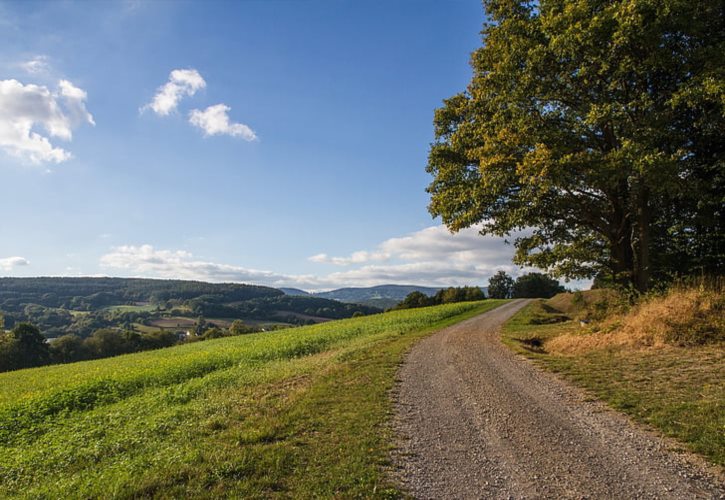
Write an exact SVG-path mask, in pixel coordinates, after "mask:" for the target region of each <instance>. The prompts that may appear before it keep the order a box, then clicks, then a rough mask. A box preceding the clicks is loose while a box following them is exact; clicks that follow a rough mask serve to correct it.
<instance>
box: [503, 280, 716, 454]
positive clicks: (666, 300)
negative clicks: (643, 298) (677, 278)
mask: <svg viewBox="0 0 725 500" xmlns="http://www.w3.org/2000/svg"><path fill="white" fill-rule="evenodd" d="M597 293H601V292H600V291H595V294H590V295H589V296H587V292H585V295H584V297H581V296H579V300H580V302H581V305H580V306H579V307H578V306H577V305H576V304H575V303H574V304H572V297H573V294H561V295H560V296H557V297H554V298H553V299H550V300H548V301H537V302H533V303H531V304H529V305H528V306H527V307H525V308H524V309H522V310H521V311H520V312H519V313H518V314H517V315H515V316H514V317H513V318H511V320H509V321H508V323H507V324H506V325H505V327H504V330H503V340H504V343H506V344H507V345H509V346H510V347H511V348H512V349H514V350H516V351H518V352H520V353H522V354H524V355H525V356H527V357H529V358H531V359H533V360H534V361H535V362H536V363H538V364H539V365H541V366H543V367H545V368H547V369H550V370H552V371H555V372H557V373H559V374H561V375H562V376H564V377H565V378H566V379H568V380H569V381H571V382H573V383H575V384H576V385H578V386H580V387H582V388H584V389H586V390H588V391H589V392H590V393H591V394H592V395H593V396H595V397H597V398H599V399H601V400H603V401H605V402H607V403H608V404H609V405H610V406H612V407H613V408H615V409H617V410H620V411H623V412H625V413H627V414H629V415H631V416H632V417H634V418H635V419H636V420H638V421H640V422H644V423H646V424H649V425H652V426H654V427H656V428H658V429H659V430H660V431H662V432H663V433H664V434H666V435H668V436H671V437H674V438H676V439H678V440H679V441H681V442H682V443H683V444H684V446H685V447H687V448H689V449H690V450H693V451H695V452H698V453H700V454H702V455H704V456H706V457H707V458H709V459H710V460H711V461H712V462H714V463H716V464H719V465H725V432H723V431H724V430H725V385H723V380H725V349H723V338H722V334H723V328H722V321H723V318H722V310H721V309H722V302H723V301H722V296H721V295H720V296H719V297H718V296H717V295H712V296H711V295H708V294H702V293H700V292H695V291H693V290H686V291H675V292H673V293H670V294H668V295H667V296H665V297H661V298H655V299H653V300H649V301H647V302H645V303H644V304H642V305H641V306H639V307H636V308H634V309H633V310H632V311H630V312H628V313H620V314H609V315H602V319H601V320H600V321H593V322H591V323H590V324H588V325H586V326H584V327H582V326H581V325H580V322H579V319H580V318H581V317H584V316H587V315H591V314H592V312H594V315H595V316H596V315H597V313H596V309H597V307H598V306H601V305H602V302H601V299H602V298H601V297H595V295H596V294H597ZM605 300H611V297H610V298H608V299H607V298H605ZM574 302H576V300H575V301H574ZM600 315H601V313H600ZM705 327H707V328H705ZM694 339H697V340H698V341H697V342H693V340H694Z"/></svg>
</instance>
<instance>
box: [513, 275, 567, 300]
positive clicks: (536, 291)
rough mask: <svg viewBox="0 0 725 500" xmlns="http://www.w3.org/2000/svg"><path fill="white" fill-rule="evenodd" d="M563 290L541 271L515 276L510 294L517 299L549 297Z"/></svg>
mask: <svg viewBox="0 0 725 500" xmlns="http://www.w3.org/2000/svg"><path fill="white" fill-rule="evenodd" d="M563 291H565V290H564V287H563V286H561V285H560V284H559V282H558V281H556V280H555V279H552V278H551V277H549V276H547V275H545V274H542V273H527V274H524V275H522V276H519V277H518V278H516V282H515V283H514V284H513V287H512V290H511V295H512V296H513V297H514V298H517V299H535V298H542V299H549V298H551V297H553V296H554V295H556V294H557V293H561V292H563Z"/></svg>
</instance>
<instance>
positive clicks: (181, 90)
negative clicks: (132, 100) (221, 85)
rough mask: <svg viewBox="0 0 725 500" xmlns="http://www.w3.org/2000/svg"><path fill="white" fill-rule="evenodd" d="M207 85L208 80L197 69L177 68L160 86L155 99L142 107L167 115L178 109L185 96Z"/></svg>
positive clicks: (142, 109) (143, 109)
mask: <svg viewBox="0 0 725 500" xmlns="http://www.w3.org/2000/svg"><path fill="white" fill-rule="evenodd" d="M205 87H206V82H205V81H204V78H202V76H201V74H199V72H198V71H197V70H195V69H175V70H173V71H172V72H171V73H170V74H169V81H168V82H166V83H165V84H164V85H162V86H161V87H159V88H158V89H157V91H156V95H154V98H153V100H152V101H151V102H150V103H148V104H146V105H145V106H144V107H142V108H141V111H145V110H147V109H151V110H153V112H154V113H156V114H157V115H160V116H167V115H168V114H170V113H171V112H173V111H175V110H176V107H177V106H178V104H179V101H181V99H182V97H184V96H192V95H194V94H196V92H197V91H198V90H200V89H203V88H205Z"/></svg>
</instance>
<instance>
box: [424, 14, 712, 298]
mask: <svg viewBox="0 0 725 500" xmlns="http://www.w3.org/2000/svg"><path fill="white" fill-rule="evenodd" d="M484 6H485V7H486V10H487V19H488V20H489V22H488V23H487V24H486V25H485V26H484V31H483V37H484V44H483V47H481V48H479V49H478V50H477V51H476V52H475V53H474V54H473V56H472V66H473V70H474V76H473V80H472V82H471V84H470V85H469V86H468V89H467V90H466V91H465V92H463V93H461V94H458V95H456V96H454V97H452V98H450V99H447V100H446V101H445V102H444V106H443V107H442V108H440V109H438V110H437V111H436V115H435V134H436V142H435V143H434V144H433V145H432V147H431V150H430V154H429V161H428V171H429V172H430V173H431V174H432V175H433V176H434V179H433V182H432V183H431V185H430V187H429V192H430V193H431V203H430V206H429V208H430V211H431V213H432V214H433V215H436V216H441V217H442V219H443V221H444V223H445V224H446V225H447V226H448V227H449V228H451V229H452V230H459V229H461V228H465V227H469V226H473V225H477V224H481V225H482V228H483V232H484V234H494V235H506V234H509V233H511V232H512V231H516V230H520V229H525V228H533V232H532V233H531V234H530V235H525V236H520V237H519V238H518V239H517V240H516V242H515V244H516V248H517V251H516V255H515V259H514V260H515V262H516V263H518V264H521V265H533V266H536V267H539V268H542V269H547V270H549V271H551V272H552V273H554V275H555V276H566V277H571V278H586V277H594V276H595V275H597V276H599V277H600V278H602V279H603V278H605V277H606V279H607V280H608V281H610V282H615V283H621V284H631V285H632V286H633V287H635V288H636V289H638V290H639V291H644V290H646V289H647V288H648V287H649V286H650V283H651V278H652V277H654V278H657V279H667V278H668V277H669V276H671V275H672V274H678V273H689V272H693V271H695V270H704V271H706V272H711V273H713V274H717V273H721V272H722V265H723V259H722V256H723V253H725V249H723V241H724V239H723V234H725V228H724V227H723V221H725V214H723V207H724V206H725V204H723V192H725V168H724V166H725V146H724V144H725V143H724V142H723V141H722V137H723V134H724V133H725V76H724V75H725V74H724V73H723V71H722V68H723V67H724V66H725V50H723V24H722V19H723V16H724V15H725V13H724V12H723V4H722V2H718V1H713V0H693V1H688V2H684V1H680V0H660V1H652V0H617V1H613V2H601V1H599V0H571V1H567V2H561V1H559V0H542V1H540V2H530V1H526V0H520V1H507V2H500V1H493V0H486V1H484Z"/></svg>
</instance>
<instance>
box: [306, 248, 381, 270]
mask: <svg viewBox="0 0 725 500" xmlns="http://www.w3.org/2000/svg"><path fill="white" fill-rule="evenodd" d="M389 258H390V254H389V253H385V252H367V251H365V250H360V251H358V252H353V253H351V254H350V255H349V256H347V257H330V256H329V255H327V254H326V253H318V254H317V255H313V256H312V257H309V259H308V260H309V261H311V262H317V263H318V264H335V265H336V266H349V265H351V264H364V263H366V262H371V261H377V260H388V259H389Z"/></svg>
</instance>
